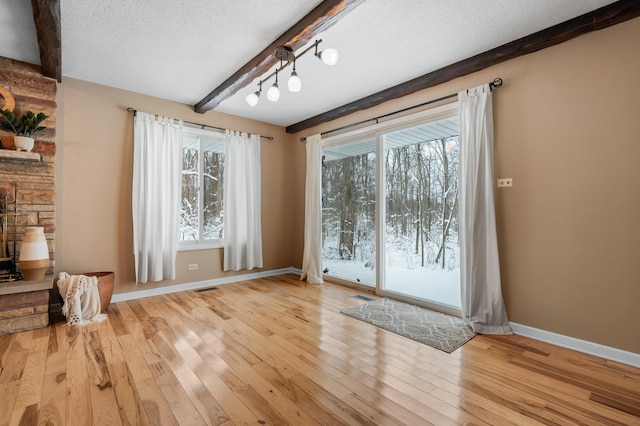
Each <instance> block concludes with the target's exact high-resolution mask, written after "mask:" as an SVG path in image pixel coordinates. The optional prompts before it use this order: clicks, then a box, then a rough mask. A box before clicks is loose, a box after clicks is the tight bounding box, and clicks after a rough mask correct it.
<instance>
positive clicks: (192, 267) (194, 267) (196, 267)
mask: <svg viewBox="0 0 640 426" xmlns="http://www.w3.org/2000/svg"><path fill="white" fill-rule="evenodd" d="M196 269H198V264H197V263H191V264H189V270H190V271H195V270H196Z"/></svg>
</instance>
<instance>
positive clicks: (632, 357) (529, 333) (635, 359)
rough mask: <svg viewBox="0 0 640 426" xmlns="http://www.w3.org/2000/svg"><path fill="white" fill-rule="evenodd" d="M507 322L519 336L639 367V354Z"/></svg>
mask: <svg viewBox="0 0 640 426" xmlns="http://www.w3.org/2000/svg"><path fill="white" fill-rule="evenodd" d="M509 324H510V325H511V329H512V330H513V332H514V333H515V334H518V335H520V336H525V337H530V338H532V339H536V340H540V341H542V342H547V343H551V344H553V345H556V346H561V347H563V348H567V349H573V350H574V351H578V352H582V353H585V354H589V355H594V356H597V357H600V358H604V359H608V360H611V361H615V362H619V363H621V364H626V365H630V366H632V367H637V368H640V354H637V353H634V352H628V351H623V350H621V349H616V348H612V347H610V346H604V345H601V344H598V343H593V342H588V341H586V340H580V339H576V338H574V337H569V336H564V335H562V334H557V333H552V332H550V331H545V330H541V329H539V328H533V327H529V326H528V325H522V324H518V323H515V322H510V323H509Z"/></svg>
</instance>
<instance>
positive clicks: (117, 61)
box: [0, 0, 613, 126]
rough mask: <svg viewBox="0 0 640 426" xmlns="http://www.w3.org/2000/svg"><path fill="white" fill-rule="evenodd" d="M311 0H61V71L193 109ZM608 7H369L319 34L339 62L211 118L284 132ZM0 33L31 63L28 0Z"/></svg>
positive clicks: (7, 8) (3, 10) (539, 1)
mask: <svg viewBox="0 0 640 426" xmlns="http://www.w3.org/2000/svg"><path fill="white" fill-rule="evenodd" d="M318 3H319V1H318V0H295V1H294V0H243V1H234V2H230V1H224V0H136V1H131V0H62V1H61V16H62V55H63V56H62V73H63V76H68V77H74V78H79V79H82V80H87V81H92V82H96V83H100V84H104V85H107V86H113V87H117V88H122V89H126V90H131V91H134V92H138V93H143V94H148V95H153V96H157V97H160V98H166V99H170V100H174V101H178V102H183V103H186V104H190V105H193V104H195V103H197V102H198V101H200V100H201V99H202V98H203V97H204V96H205V95H207V94H208V93H209V92H210V91H212V90H213V89H214V88H216V87H217V86H218V85H219V84H220V83H222V82H223V81H224V80H225V79H227V78H228V77H229V76H230V75H231V74H233V72H235V71H236V70H237V69H238V68H239V67H241V66H242V65H244V64H245V63H246V62H247V61H248V60H250V59H251V58H253V57H254V56H255V55H256V54H257V53H258V52H260V51H261V50H262V49H264V48H265V47H266V46H268V45H269V44H270V43H271V42H272V41H273V40H275V39H276V38H278V37H279V36H280V35H281V34H282V33H284V32H285V31H286V30H287V29H289V28H290V27H291V26H292V25H293V24H294V23H295V22H297V21H298V20H300V19H301V18H302V17H303V16H305V15H306V14H307V13H308V12H309V11H311V10H312V9H313V8H314V7H315V6H316V5H317V4H318ZM609 3H613V1H612V0H562V1H558V0H429V1H426V0H393V1H391V0H367V1H366V2H364V3H363V4H362V5H360V6H358V7H357V8H356V9H355V10H354V11H352V12H351V13H350V14H349V15H347V16H346V17H345V18H343V19H342V20H341V21H340V22H339V23H338V24H336V25H335V26H333V27H332V28H330V29H329V30H327V31H326V32H325V33H324V34H322V35H321V36H320V38H322V39H323V40H324V41H323V43H322V45H321V46H322V47H325V48H327V47H333V48H335V49H337V50H338V51H339V53H340V59H339V61H338V64H337V65H335V66H333V67H328V66H326V65H324V64H322V63H321V62H320V61H318V60H317V59H315V58H314V57H313V55H312V54H308V55H306V56H304V57H303V58H301V60H299V61H298V62H297V70H298V74H299V75H300V78H301V79H302V85H303V87H302V91H301V92H300V93H289V92H288V91H287V90H286V79H287V78H288V76H289V74H290V70H289V69H287V70H285V71H284V72H283V73H282V74H281V75H280V83H281V84H280V87H281V97H280V100H279V101H278V102H277V103H272V102H269V101H268V100H267V99H266V93H264V94H263V96H262V98H261V99H260V102H259V103H258V105H257V106H255V107H253V108H251V107H249V106H248V105H247V104H246V102H245V101H244V98H245V96H246V95H247V94H248V93H250V92H252V91H255V90H256V89H257V85H255V84H252V85H251V86H249V87H247V88H245V89H243V90H241V91H240V92H238V93H237V94H236V95H235V96H233V97H231V98H229V99H227V100H225V101H223V102H222V103H221V104H220V106H218V108H217V110H218V111H222V112H227V113H230V114H234V115H238V116H242V117H248V118H253V119H256V120H260V121H265V122H270V123H274V124H278V125H282V126H287V125H290V124H294V123H297V122H299V121H302V120H304V119H306V118H309V117H312V116H314V115H317V114H320V113H322V112H325V111H327V110H330V109H333V108H335V107H338V106H341V105H344V104H345V103H348V102H351V101H354V100H357V99H360V98H362V97H365V96H367V95H370V94H372V93H375V92H378V91H380V90H383V89H386V88H388V87H391V86H394V85H396V84H400V83H403V82H405V81H407V80H410V79H412V78H415V77H418V76H420V75H423V74H426V73H428V72H431V71H434V70H436V69H439V68H441V67H443V66H446V65H448V64H451V63H454V62H457V61H459V60H462V59H465V58H468V57H470V56H473V55H475V54H477V53H480V52H483V51H485V50H488V49H491V48H494V47H497V46H500V45H502V44H504V43H507V42H509V41H512V40H514V39H517V38H520V37H523V36H525V35H528V34H531V33H533V32H536V31H539V30H541V29H543V28H547V27H549V26H552V25H555V24H557V23H560V22H563V21H566V20H568V19H571V18H573V17H575V16H578V15H581V14H584V13H587V12H589V11H592V10H594V9H597V8H599V7H602V6H604V5H607V4H609ZM0 25H1V28H3V31H2V33H3V34H2V39H1V40H0V56H6V57H10V58H15V59H19V60H23V61H27V62H32V63H39V56H38V46H37V41H36V37H35V29H34V25H33V20H32V16H31V6H30V2H29V1H26V0H0ZM256 83H257V81H256ZM270 84H271V82H269V83H268V84H267V85H265V86H263V88H264V91H265V92H266V89H267V88H268V86H269V85H270ZM134 106H135V105H134ZM153 112H158V113H162V111H153Z"/></svg>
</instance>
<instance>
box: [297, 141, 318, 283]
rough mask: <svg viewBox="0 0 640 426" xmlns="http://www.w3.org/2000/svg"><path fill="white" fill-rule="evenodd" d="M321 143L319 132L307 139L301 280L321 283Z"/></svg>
mask: <svg viewBox="0 0 640 426" xmlns="http://www.w3.org/2000/svg"><path fill="white" fill-rule="evenodd" d="M321 170H322V146H321V140H320V135H313V136H309V137H308V138H307V177H306V183H305V192H304V253H303V256H302V275H301V276H300V279H301V280H304V279H305V278H306V279H307V281H308V282H310V283H312V284H322V282H323V281H322V174H321Z"/></svg>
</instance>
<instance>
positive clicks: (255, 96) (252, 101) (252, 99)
mask: <svg viewBox="0 0 640 426" xmlns="http://www.w3.org/2000/svg"><path fill="white" fill-rule="evenodd" d="M261 93H262V82H260V89H259V90H257V91H255V92H253V93H249V94H248V95H247V98H246V100H247V103H248V104H249V105H251V106H256V105H257V104H258V100H260V94H261Z"/></svg>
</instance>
